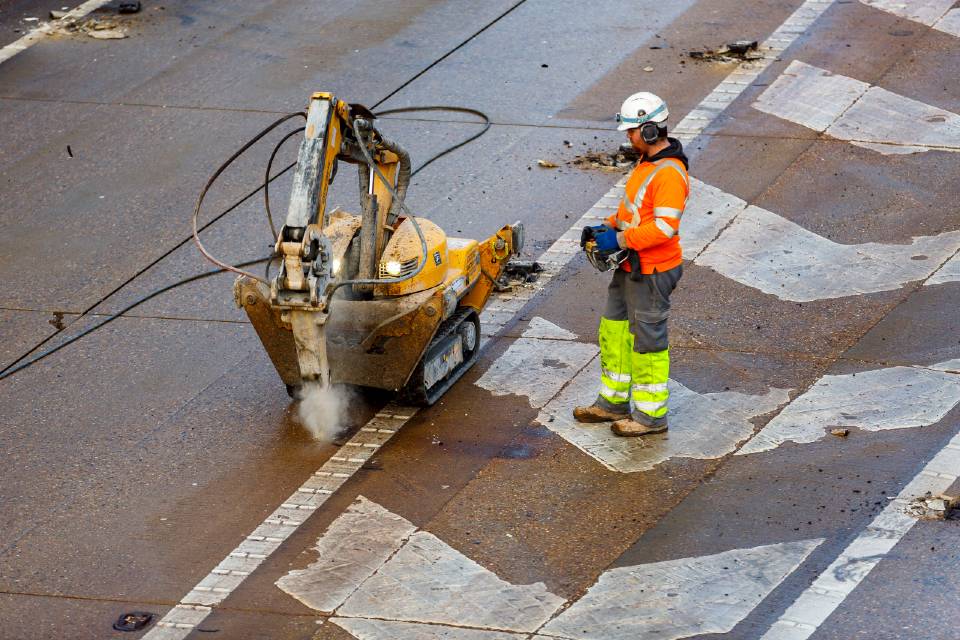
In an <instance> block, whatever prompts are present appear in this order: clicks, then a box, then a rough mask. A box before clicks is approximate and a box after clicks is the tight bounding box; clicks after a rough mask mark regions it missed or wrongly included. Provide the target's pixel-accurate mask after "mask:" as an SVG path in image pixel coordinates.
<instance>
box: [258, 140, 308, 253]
mask: <svg viewBox="0 0 960 640" xmlns="http://www.w3.org/2000/svg"><path fill="white" fill-rule="evenodd" d="M306 129H307V128H306V127H300V128H299V129H294V130H293V131H291V132H290V133H288V134H287V135H285V136H283V138H281V139H280V142H278V143H277V145H276V146H275V147H274V148H273V152H272V153H271V154H270V159H269V160H268V161H267V170H266V171H265V172H264V174H263V206H264V208H265V209H266V210H267V223H269V225H270V232H271V233H272V234H273V237H274V238H276V237H277V228H276V227H275V226H274V224H273V215H272V214H271V212H270V183H271V182H272V181H273V180H271V179H270V169H271V167H273V159H274V158H276V157H277V152H278V151H280V147H282V146H283V143H284V142H286V141H287V140H289V139H290V138H292V137H293V136H295V135H297V134H298V133H300V132H301V131H306ZM294 164H296V163H294ZM268 268H269V266H268Z"/></svg>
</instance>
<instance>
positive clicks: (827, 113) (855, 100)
mask: <svg viewBox="0 0 960 640" xmlns="http://www.w3.org/2000/svg"><path fill="white" fill-rule="evenodd" d="M753 107H754V108H755V109H758V110H759V111H763V112H764V113H769V114H771V115H774V116H777V117H779V118H783V119H784V120H788V121H790V122H794V123H796V124H799V125H802V126H805V127H807V128H809V129H813V130H814V131H819V132H822V133H826V134H827V135H828V136H831V137H834V138H837V139H839V140H846V141H848V142H851V143H853V144H855V145H858V146H862V147H865V148H868V149H872V150H874V151H878V152H880V153H884V154H902V153H917V152H923V151H933V150H940V151H954V152H956V151H960V115H957V114H955V113H953V112H951V111H946V110H944V109H939V108H937V107H934V106H931V105H928V104H926V103H923V102H920V101H918V100H913V99H911V98H907V97H905V96H901V95H899V94H896V93H893V92H891V91H887V90H886V89H882V88H880V87H876V86H871V85H869V84H867V83H866V82H861V81H859V80H855V79H853V78H848V77H846V76H842V75H839V74H833V73H831V72H829V71H827V70H825V69H820V68H819V67H814V66H812V65H809V64H806V63H804V62H800V61H799V60H794V61H793V62H791V63H790V65H789V66H788V67H787V68H786V69H785V70H784V72H783V73H782V74H781V75H780V77H779V78H777V79H776V80H775V81H774V82H773V84H771V85H770V86H769V87H768V88H767V89H766V90H765V91H764V92H763V93H762V94H760V97H759V98H757V100H756V101H755V102H754V103H753Z"/></svg>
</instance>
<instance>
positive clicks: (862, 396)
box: [736, 359, 960, 456]
mask: <svg viewBox="0 0 960 640" xmlns="http://www.w3.org/2000/svg"><path fill="white" fill-rule="evenodd" d="M958 370H960V359H956V360H948V361H946V362H940V363H938V364H934V365H931V366H929V367H888V368H885V369H873V370H871V371H861V372H860V373H851V374H845V375H827V376H823V377H822V378H820V379H819V380H817V381H816V382H815V383H814V384H813V386H812V387H810V389H808V390H807V391H806V393H804V394H803V395H801V396H799V397H798V398H796V399H795V400H794V401H793V402H791V403H790V404H789V405H787V407H786V408H785V409H784V410H783V411H781V412H780V413H779V414H778V415H777V416H776V417H774V418H773V420H771V421H770V422H768V423H767V424H766V426H764V427H763V429H761V430H760V431H759V432H758V433H757V435H755V436H754V437H753V438H752V439H751V440H750V442H748V443H747V444H746V445H744V446H743V447H742V448H741V449H740V450H739V451H737V453H736V455H738V456H743V455H749V454H751V453H760V452H762V451H770V450H771V449H776V448H777V447H779V446H780V445H782V444H784V443H786V442H796V443H807V442H815V441H817V440H820V439H822V438H825V437H826V435H827V432H828V431H829V429H830V428H831V427H852V428H857V429H862V430H864V431H885V430H888V429H908V428H915V427H925V426H928V425H931V424H936V423H937V422H940V421H941V420H942V419H943V418H944V416H946V415H947V413H948V412H949V411H950V410H951V409H953V407H955V406H956V405H957V404H958V403H960V375H958V374H957V371H958Z"/></svg>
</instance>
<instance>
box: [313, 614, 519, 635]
mask: <svg viewBox="0 0 960 640" xmlns="http://www.w3.org/2000/svg"><path fill="white" fill-rule="evenodd" d="M330 622H332V623H334V624H336V625H337V626H339V627H341V628H343V629H345V630H346V631H348V632H349V633H350V634H351V635H352V636H353V637H355V638H357V639H358V640H526V639H527V638H529V637H530V634H528V633H509V632H505V631H486V630H483V629H465V628H462V627H448V626H445V625H434V624H421V623H417V622H397V621H395V620H367V619H365V618H331V619H330Z"/></svg>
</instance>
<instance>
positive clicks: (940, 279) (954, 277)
mask: <svg viewBox="0 0 960 640" xmlns="http://www.w3.org/2000/svg"><path fill="white" fill-rule="evenodd" d="M947 282H960V253H956V254H954V255H953V257H952V258H950V259H949V260H947V262H946V263H945V264H944V265H943V266H942V267H940V268H939V269H938V270H937V271H935V272H934V273H933V275H932V276H930V277H929V278H927V280H926V281H925V282H924V283H923V284H924V286H931V285H935V284H945V283H947Z"/></svg>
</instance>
